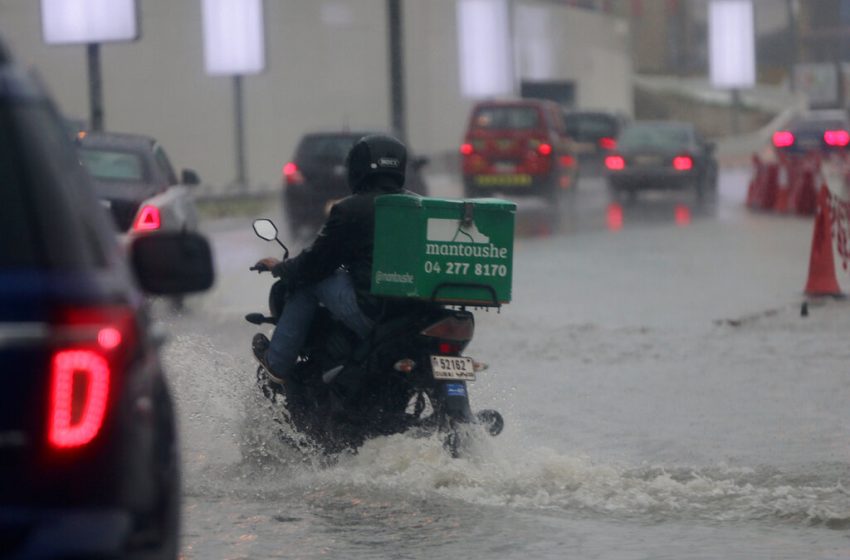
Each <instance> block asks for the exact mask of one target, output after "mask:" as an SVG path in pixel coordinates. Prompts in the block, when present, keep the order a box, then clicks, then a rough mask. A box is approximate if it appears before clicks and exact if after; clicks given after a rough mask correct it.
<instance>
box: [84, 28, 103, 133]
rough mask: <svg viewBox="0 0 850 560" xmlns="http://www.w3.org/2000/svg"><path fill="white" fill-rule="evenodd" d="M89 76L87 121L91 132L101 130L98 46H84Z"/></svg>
mask: <svg viewBox="0 0 850 560" xmlns="http://www.w3.org/2000/svg"><path fill="white" fill-rule="evenodd" d="M86 64H87V66H88V74H89V121H90V124H91V127H92V130H98V131H99V130H103V81H102V80H101V76H100V44H98V43H89V44H88V45H86Z"/></svg>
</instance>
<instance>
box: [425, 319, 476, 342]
mask: <svg viewBox="0 0 850 560" xmlns="http://www.w3.org/2000/svg"><path fill="white" fill-rule="evenodd" d="M474 332H475V322H474V321H473V320H472V318H471V317H468V316H463V317H446V318H445V319H443V320H442V321H438V322H436V323H434V324H433V325H431V326H430V327H428V328H426V329H425V330H423V331H422V334H423V335H425V336H430V337H432V338H439V339H440V340H452V341H459V342H467V341H469V340H472V335H473V333H474Z"/></svg>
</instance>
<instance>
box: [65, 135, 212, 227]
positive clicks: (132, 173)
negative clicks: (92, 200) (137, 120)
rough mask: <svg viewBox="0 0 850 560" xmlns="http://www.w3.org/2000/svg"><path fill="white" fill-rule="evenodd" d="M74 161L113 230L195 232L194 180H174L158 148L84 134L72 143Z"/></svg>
mask: <svg viewBox="0 0 850 560" xmlns="http://www.w3.org/2000/svg"><path fill="white" fill-rule="evenodd" d="M78 151H79V156H80V161H82V163H83V165H84V166H85V167H86V169H88V171H89V173H90V174H91V176H92V177H93V178H94V185H95V191H96V192H97V196H98V198H99V199H100V200H101V203H102V204H103V205H104V206H106V207H107V208H109V210H110V211H111V213H112V217H113V219H114V220H115V225H116V226H117V228H118V230H119V231H120V232H122V233H128V234H130V235H138V234H144V233H147V232H151V231H183V230H189V231H195V230H197V229H198V211H197V208H196V207H195V202H194V200H193V198H192V193H191V192H190V187H191V186H194V185H197V184H199V183H200V179H199V178H198V174H197V173H196V172H195V171H193V170H191V169H184V170H183V171H182V173H181V175H180V178H179V179H178V177H177V174H176V173H175V172H174V168H173V167H172V165H171V161H170V159H169V157H168V155H167V154H166V153H165V150H164V149H163V148H162V146H161V145H160V144H159V142H157V141H156V140H154V139H153V138H150V137H147V136H142V135H138V134H119V133H115V132H88V133H86V134H85V135H83V136H82V137H81V138H80V139H79V140H78Z"/></svg>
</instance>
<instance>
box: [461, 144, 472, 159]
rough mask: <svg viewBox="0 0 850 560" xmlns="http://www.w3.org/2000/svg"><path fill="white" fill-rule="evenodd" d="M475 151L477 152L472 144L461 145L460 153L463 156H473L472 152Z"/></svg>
mask: <svg viewBox="0 0 850 560" xmlns="http://www.w3.org/2000/svg"><path fill="white" fill-rule="evenodd" d="M474 151H475V148H474V147H473V146H472V144H469V143H466V144H461V145H460V153H461V154H462V155H465V156H471V155H472V152H474Z"/></svg>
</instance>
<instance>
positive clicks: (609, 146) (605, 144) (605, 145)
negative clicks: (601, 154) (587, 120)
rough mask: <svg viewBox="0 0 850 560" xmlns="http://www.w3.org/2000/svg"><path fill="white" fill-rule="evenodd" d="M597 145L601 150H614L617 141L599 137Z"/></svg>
mask: <svg viewBox="0 0 850 560" xmlns="http://www.w3.org/2000/svg"><path fill="white" fill-rule="evenodd" d="M599 147H600V148H602V149H603V150H615V149H617V141H616V140H614V139H613V138H600V139H599Z"/></svg>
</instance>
